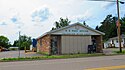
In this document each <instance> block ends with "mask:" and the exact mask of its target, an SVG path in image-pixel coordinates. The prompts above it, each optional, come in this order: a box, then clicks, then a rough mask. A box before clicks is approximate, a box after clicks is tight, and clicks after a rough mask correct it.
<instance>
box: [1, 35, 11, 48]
mask: <svg viewBox="0 0 125 70" xmlns="http://www.w3.org/2000/svg"><path fill="white" fill-rule="evenodd" d="M10 45H11V44H10V43H9V39H8V38H7V37H5V36H0V46H2V47H4V48H8V47H9V46H10Z"/></svg>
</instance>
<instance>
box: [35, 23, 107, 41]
mask: <svg viewBox="0 0 125 70" xmlns="http://www.w3.org/2000/svg"><path fill="white" fill-rule="evenodd" d="M75 25H80V26H82V27H84V28H86V29H89V30H91V31H93V32H96V33H99V34H100V35H105V33H103V32H100V31H98V30H95V29H93V28H90V27H88V26H85V25H83V24H80V23H75V24H71V25H69V26H65V27H62V28H59V29H56V30H51V31H49V32H46V33H45V34H43V35H42V36H40V37H38V38H37V39H39V38H41V37H43V36H45V35H48V34H52V33H54V32H58V31H61V30H64V29H66V28H69V27H72V26H75Z"/></svg>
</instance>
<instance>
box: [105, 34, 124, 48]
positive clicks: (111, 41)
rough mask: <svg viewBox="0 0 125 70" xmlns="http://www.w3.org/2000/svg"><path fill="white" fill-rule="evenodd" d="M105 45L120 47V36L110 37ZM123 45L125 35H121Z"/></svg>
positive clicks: (122, 44)
mask: <svg viewBox="0 0 125 70" xmlns="http://www.w3.org/2000/svg"><path fill="white" fill-rule="evenodd" d="M104 47H105V48H107V47H119V42H118V37H113V38H110V39H109V40H108V41H106V42H105V43H104ZM121 47H125V35H123V34H122V35H121Z"/></svg>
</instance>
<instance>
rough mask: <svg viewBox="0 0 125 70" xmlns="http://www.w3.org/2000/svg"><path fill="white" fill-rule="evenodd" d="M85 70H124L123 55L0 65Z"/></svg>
mask: <svg viewBox="0 0 125 70" xmlns="http://www.w3.org/2000/svg"><path fill="white" fill-rule="evenodd" d="M104 67H108V69H104ZM95 68H100V69H95ZM110 68H111V69H110ZM87 69H88V70H125V55H117V56H99V57H86V58H72V59H52V60H36V61H17V62H1V63H0V70H87Z"/></svg>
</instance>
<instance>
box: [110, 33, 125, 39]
mask: <svg viewBox="0 0 125 70" xmlns="http://www.w3.org/2000/svg"><path fill="white" fill-rule="evenodd" d="M121 38H125V35H124V34H122V35H121ZM114 39H118V37H112V38H110V39H109V40H114Z"/></svg>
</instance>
